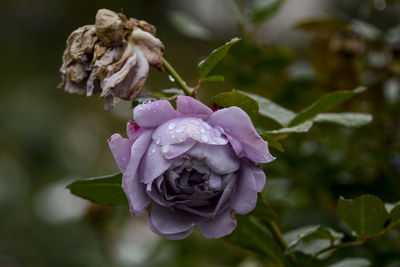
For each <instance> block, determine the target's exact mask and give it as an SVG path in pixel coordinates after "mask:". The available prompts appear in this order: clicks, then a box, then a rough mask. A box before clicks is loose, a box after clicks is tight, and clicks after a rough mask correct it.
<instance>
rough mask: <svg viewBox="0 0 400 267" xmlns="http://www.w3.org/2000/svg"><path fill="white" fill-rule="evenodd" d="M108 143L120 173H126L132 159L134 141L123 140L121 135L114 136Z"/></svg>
mask: <svg viewBox="0 0 400 267" xmlns="http://www.w3.org/2000/svg"><path fill="white" fill-rule="evenodd" d="M107 141H108V146H109V148H110V150H111V152H112V153H113V155H114V159H115V161H116V162H117V164H118V167H119V169H120V171H121V172H124V171H125V169H126V166H127V165H128V163H129V160H130V158H131V147H132V143H133V141H132V140H130V139H128V138H123V137H122V136H121V135H119V134H113V135H112V136H111V137H110V138H108V140H107Z"/></svg>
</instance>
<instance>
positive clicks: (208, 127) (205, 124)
mask: <svg viewBox="0 0 400 267" xmlns="http://www.w3.org/2000/svg"><path fill="white" fill-rule="evenodd" d="M203 126H204V127H205V128H206V129H207V130H208V129H210V128H211V127H210V125H208V123H203Z"/></svg>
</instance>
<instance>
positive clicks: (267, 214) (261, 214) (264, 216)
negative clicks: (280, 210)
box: [249, 195, 276, 221]
mask: <svg viewBox="0 0 400 267" xmlns="http://www.w3.org/2000/svg"><path fill="white" fill-rule="evenodd" d="M249 215H251V216H254V217H257V218H258V219H260V220H263V221H273V220H275V219H276V214H275V212H274V211H273V210H272V209H271V207H270V206H269V204H268V203H266V202H265V201H264V200H263V198H262V196H261V195H259V196H258V198H257V204H256V207H255V208H254V210H253V211H252V212H250V213H249Z"/></svg>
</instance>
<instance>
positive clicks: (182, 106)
mask: <svg viewBox="0 0 400 267" xmlns="http://www.w3.org/2000/svg"><path fill="white" fill-rule="evenodd" d="M176 110H177V111H178V112H180V113H181V114H182V115H184V116H185V117H198V118H202V119H205V118H208V117H209V116H210V115H211V114H212V113H213V111H212V110H211V109H210V108H209V107H207V106H206V105H204V104H203V103H201V102H200V101H198V100H196V99H194V98H193V97H190V96H182V95H180V96H178V98H177V99H176Z"/></svg>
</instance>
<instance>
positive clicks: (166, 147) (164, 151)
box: [162, 145, 169, 153]
mask: <svg viewBox="0 0 400 267" xmlns="http://www.w3.org/2000/svg"><path fill="white" fill-rule="evenodd" d="M168 150H169V145H165V146H163V147H162V152H163V153H167V152H168Z"/></svg>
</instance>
